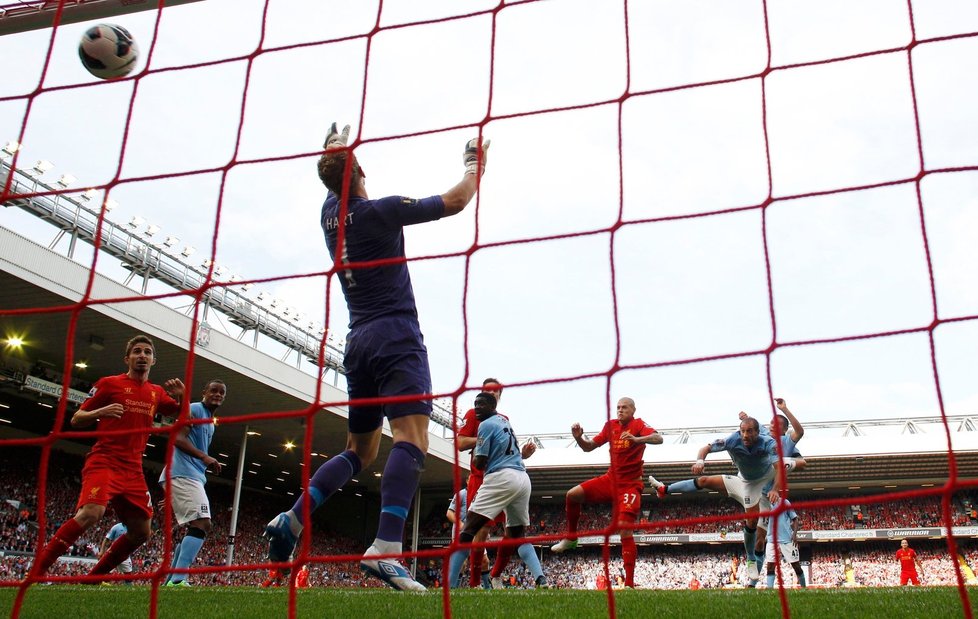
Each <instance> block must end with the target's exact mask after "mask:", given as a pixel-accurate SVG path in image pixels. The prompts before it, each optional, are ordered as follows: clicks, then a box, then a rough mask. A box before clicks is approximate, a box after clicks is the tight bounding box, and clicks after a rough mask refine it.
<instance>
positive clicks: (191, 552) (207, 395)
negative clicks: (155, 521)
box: [159, 379, 227, 587]
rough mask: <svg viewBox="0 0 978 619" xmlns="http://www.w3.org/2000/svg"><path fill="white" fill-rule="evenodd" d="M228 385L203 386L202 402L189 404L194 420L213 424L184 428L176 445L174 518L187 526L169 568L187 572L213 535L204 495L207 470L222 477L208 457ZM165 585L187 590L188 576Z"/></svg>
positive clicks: (172, 470) (163, 479) (163, 483)
mask: <svg viewBox="0 0 978 619" xmlns="http://www.w3.org/2000/svg"><path fill="white" fill-rule="evenodd" d="M226 395H227V386H226V385H225V384H224V381H222V380H217V379H215V380H212V381H210V382H208V383H207V386H206V387H204V393H203V394H202V395H201V398H200V402H194V403H193V404H191V405H190V418H191V419H204V420H208V421H210V423H201V424H194V425H189V426H183V427H182V428H181V429H180V430H179V431H178V432H177V436H176V439H174V443H175V445H176V449H174V450H173V462H172V463H171V465H170V467H169V472H170V476H171V477H172V479H171V481H170V500H171V501H172V503H173V516H174V517H175V518H176V520H177V524H178V525H180V526H183V525H187V533H186V535H184V537H183V540H182V541H181V542H180V544H179V545H177V547H176V550H175V551H174V553H173V561H172V563H171V564H170V567H173V568H174V569H186V568H188V567H190V566H191V565H193V564H194V559H196V558H197V553H199V552H200V549H201V547H202V546H203V545H204V538H206V537H207V535H208V534H209V533H210V532H211V529H213V526H212V525H211V504H210V501H208V500H207V493H206V492H204V484H206V483H207V475H206V472H207V469H208V468H210V469H211V471H212V472H213V473H214V474H215V475H220V474H221V463H220V462H218V461H217V459H216V458H214V457H212V456H209V455H208V454H207V450H208V448H210V446H211V439H212V438H214V422H213V419H214V413H216V412H217V409H218V408H220V406H221V404H223V403H224V398H225V396H226ZM166 476H167V469H163V472H162V473H160V482H159V483H160V486H162V487H163V490H164V491H165V490H166ZM165 586H168V587H187V586H190V583H189V582H188V581H187V574H186V573H180V572H177V573H171V574H170V575H169V576H168V577H167V581H166V583H165Z"/></svg>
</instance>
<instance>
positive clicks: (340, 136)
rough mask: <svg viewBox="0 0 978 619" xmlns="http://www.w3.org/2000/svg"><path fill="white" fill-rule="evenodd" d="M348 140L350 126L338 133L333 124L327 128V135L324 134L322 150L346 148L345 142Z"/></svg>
mask: <svg viewBox="0 0 978 619" xmlns="http://www.w3.org/2000/svg"><path fill="white" fill-rule="evenodd" d="M349 139H350V125H347V126H345V127H343V132H342V133H340V132H339V131H337V130H336V123H333V124H332V125H330V127H329V133H327V134H326V141H325V142H323V148H330V147H334V146H335V147H342V146H346V142H347V141H348V140H349Z"/></svg>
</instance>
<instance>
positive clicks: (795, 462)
mask: <svg viewBox="0 0 978 619" xmlns="http://www.w3.org/2000/svg"><path fill="white" fill-rule="evenodd" d="M774 404H775V406H777V407H778V410H779V411H781V413H782V414H780V415H775V416H774V419H772V420H771V425H770V426H761V434H765V433H767V434H770V435H771V436H773V437H780V439H781V455H782V456H784V462H785V465H786V469H785V471H786V472H787V471H792V470H795V471H801V470H803V469H804V468H805V465H806V464H807V462H806V461H805V458H804V457H802V455H801V452H800V451H798V447H797V445H798V441H800V440H801V439H802V437H803V436H805V428H804V426H802V425H801V422H800V421H798V418H797V417H795V415H794V414H793V413H792V412H791V410H790V409H789V408H788V405H787V403H785V401H784V398H774ZM746 418H747V413H745V412H741V413H740V420H741V421H743V420H744V419H746ZM773 487H774V480H773V479H772V480H771V481H769V482H768V483H767V484H765V486H764V488H763V489H762V490H761V492H762V493H763V494H767V493H768V492H770V491H771V488H773ZM767 530H768V517H767V516H762V517H761V518H758V520H757V536H756V537H757V542H756V544H755V546H754V554H755V555H756V556H757V569H758V570H760V569H762V568H763V567H764V554H765V550H764V549H765V547H766V546H767Z"/></svg>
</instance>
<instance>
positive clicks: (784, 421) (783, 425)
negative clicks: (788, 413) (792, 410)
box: [775, 415, 790, 434]
mask: <svg viewBox="0 0 978 619" xmlns="http://www.w3.org/2000/svg"><path fill="white" fill-rule="evenodd" d="M775 417H777V418H778V422H779V423H780V424H781V433H782V434H784V433H785V432H787V431H788V426H789V425H790V424H788V418H787V417H785V416H784V415H775Z"/></svg>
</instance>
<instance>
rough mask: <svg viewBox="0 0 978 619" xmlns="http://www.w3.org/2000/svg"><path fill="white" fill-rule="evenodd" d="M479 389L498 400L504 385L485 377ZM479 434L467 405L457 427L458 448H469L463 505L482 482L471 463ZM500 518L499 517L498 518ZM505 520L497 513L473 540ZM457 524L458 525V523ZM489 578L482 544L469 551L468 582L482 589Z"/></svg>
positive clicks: (473, 497) (485, 586) (481, 538)
mask: <svg viewBox="0 0 978 619" xmlns="http://www.w3.org/2000/svg"><path fill="white" fill-rule="evenodd" d="M482 391H483V392H485V393H490V394H492V396H493V397H494V398H496V402H497V403H498V402H499V399H500V398H502V396H503V386H502V384H501V383H500V382H499V380H497V379H495V378H487V379H485V380H484V381H482ZM478 436H479V418H478V417H476V416H475V409H474V408H470V409H469V410H467V411H465V415H463V416H462V423H461V424H459V427H458V450H459V451H468V452H469V480H468V481H467V482H466V484H465V494H466V503H465V505H466V509H468V506H469V505H471V504H472V501H474V500H475V495H476V493H478V492H479V486H481V485H482V479H483V472H482V471H480V470H479V469H477V468H475V466H473V465H472V461H473V460H474V459H475V454H474V452H473V448H474V447H475V443H476V438H477V437H478ZM500 519H502V520H501V521H500ZM505 520H506V516H505V514H500V515H499V516H497V517H496V518H495V519H494V520H490V521H489V523H488V524H487V525H486V526H484V527H482V528H481V529H479V532H478V533H476V536H475V539H474V540H473V541H474V542H484V541H486V540H487V539H489V532H490V531H491V530H492V528H493V527H494V526H495V525H497V524H502V523H503V522H505ZM459 527H460V528H461V524H460V525H459ZM489 580H490V579H489V556H488V555H487V554H486V551H485V549H484V548H481V549H479V550H473V551H472V552H471V553H470V554H469V586H470V587H478V586H479V584H480V583H481V584H482V587H483V588H484V589H489V588H490V586H491V585H490V584H489Z"/></svg>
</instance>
